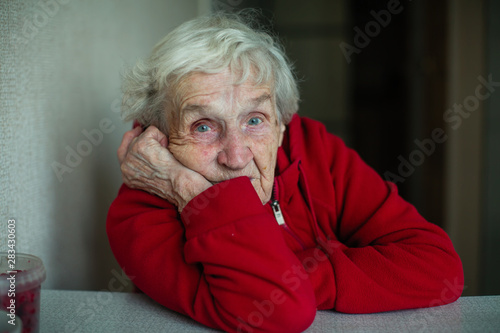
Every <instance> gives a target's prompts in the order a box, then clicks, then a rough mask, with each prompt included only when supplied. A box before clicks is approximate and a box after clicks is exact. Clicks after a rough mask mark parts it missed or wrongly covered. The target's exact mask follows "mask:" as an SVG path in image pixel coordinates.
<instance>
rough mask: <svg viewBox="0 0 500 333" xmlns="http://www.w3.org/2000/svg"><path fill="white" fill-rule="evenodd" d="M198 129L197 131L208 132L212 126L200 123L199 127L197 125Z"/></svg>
mask: <svg viewBox="0 0 500 333" xmlns="http://www.w3.org/2000/svg"><path fill="white" fill-rule="evenodd" d="M196 131H197V132H202V133H203V132H208V131H210V127H208V126H207V125H200V126H198V127H196Z"/></svg>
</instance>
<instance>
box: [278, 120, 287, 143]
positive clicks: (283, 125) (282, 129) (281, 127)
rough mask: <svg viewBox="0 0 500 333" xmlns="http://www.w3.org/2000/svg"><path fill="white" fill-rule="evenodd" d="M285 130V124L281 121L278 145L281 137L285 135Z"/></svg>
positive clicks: (281, 141)
mask: <svg viewBox="0 0 500 333" xmlns="http://www.w3.org/2000/svg"><path fill="white" fill-rule="evenodd" d="M285 130H286V126H285V124H283V123H281V125H280V139H279V145H278V147H281V144H282V143H283V137H284V136H285Z"/></svg>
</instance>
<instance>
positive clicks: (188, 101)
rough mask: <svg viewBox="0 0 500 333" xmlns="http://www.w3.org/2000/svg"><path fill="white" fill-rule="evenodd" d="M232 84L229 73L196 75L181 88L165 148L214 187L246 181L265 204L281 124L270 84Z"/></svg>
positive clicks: (248, 81)
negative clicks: (228, 180) (244, 177)
mask: <svg viewBox="0 0 500 333" xmlns="http://www.w3.org/2000/svg"><path fill="white" fill-rule="evenodd" d="M235 80H236V77H235V76H234V75H233V74H231V72H229V71H224V72H222V73H219V74H203V73H195V74H193V75H190V76H188V78H186V79H185V80H184V81H183V82H182V83H181V84H180V85H179V87H178V89H179V90H178V92H180V96H181V98H180V101H179V105H178V107H177V108H178V110H177V112H171V113H170V114H169V115H168V116H167V121H168V132H169V145H168V149H169V150H170V151H171V152H172V154H173V155H174V156H175V158H176V159H177V160H178V161H179V162H181V163H182V164H183V165H184V166H186V167H188V168H189V169H192V170H194V171H196V172H198V173H200V174H201V175H202V176H204V177H205V178H206V179H207V180H208V181H210V182H211V183H213V184H216V183H218V182H221V181H224V180H227V179H231V178H235V177H239V176H246V177H249V178H250V181H251V182H252V185H253V187H254V188H255V191H256V192H257V194H258V195H259V197H260V199H261V201H262V203H263V204H264V203H266V202H268V201H269V200H270V199H271V194H272V189H273V182H274V169H275V166H276V157H277V151H278V147H279V146H280V145H281V140H282V138H283V133H284V131H285V126H284V125H283V124H281V123H280V122H279V120H278V116H277V110H276V102H275V98H274V94H273V91H272V88H271V86H269V85H255V84H253V80H252V78H249V79H248V80H247V81H246V82H245V83H243V84H240V85H234V84H233V83H234V82H235Z"/></svg>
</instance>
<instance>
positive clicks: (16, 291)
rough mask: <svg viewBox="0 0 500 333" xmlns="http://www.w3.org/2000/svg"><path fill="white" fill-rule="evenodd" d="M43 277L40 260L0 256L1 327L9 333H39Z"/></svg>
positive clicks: (18, 256) (16, 256)
mask: <svg viewBox="0 0 500 333" xmlns="http://www.w3.org/2000/svg"><path fill="white" fill-rule="evenodd" d="M12 260H15V262H14V261H12ZM16 271H17V273H14V272H16ZM45 276H46V275H45V267H44V266H43V263H42V260H41V259H40V258H37V257H35V256H32V255H29V254H23V253H16V254H15V257H14V256H13V255H9V254H7V253H6V252H0V314H2V317H0V327H2V328H3V327H10V329H11V330H10V331H8V332H23V333H28V332H29V333H34V332H38V329H39V321H40V290H41V285H42V282H43V281H44V280H45ZM19 319H20V321H19ZM5 324H7V326H5ZM12 324H15V325H12ZM20 327H22V330H21V329H20Z"/></svg>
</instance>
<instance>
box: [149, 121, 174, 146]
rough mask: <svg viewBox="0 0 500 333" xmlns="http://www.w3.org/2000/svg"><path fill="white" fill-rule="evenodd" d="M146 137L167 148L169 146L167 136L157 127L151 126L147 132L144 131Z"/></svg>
mask: <svg viewBox="0 0 500 333" xmlns="http://www.w3.org/2000/svg"><path fill="white" fill-rule="evenodd" d="M144 137H145V138H152V139H154V140H155V141H158V142H159V143H160V144H161V145H162V146H163V147H165V148H166V147H167V145H168V138H167V136H166V135H165V134H164V133H163V132H162V131H160V130H159V129H158V128H157V127H156V126H153V125H151V126H149V127H148V128H147V129H146V131H144Z"/></svg>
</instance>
